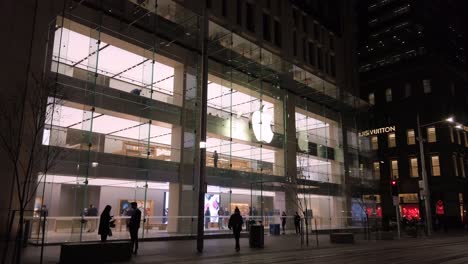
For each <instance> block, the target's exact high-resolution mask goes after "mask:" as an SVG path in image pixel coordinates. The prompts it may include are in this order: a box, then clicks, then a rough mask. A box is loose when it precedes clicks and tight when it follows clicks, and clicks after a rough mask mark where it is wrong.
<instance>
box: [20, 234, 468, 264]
mask: <svg viewBox="0 0 468 264" xmlns="http://www.w3.org/2000/svg"><path fill="white" fill-rule="evenodd" d="M318 240H319V246H318V247H317V245H316V237H315V236H309V247H307V246H306V245H305V241H304V245H303V246H301V240H300V236H296V235H281V236H269V235H266V236H265V248H263V249H251V248H249V245H248V238H242V239H241V251H240V252H239V253H236V252H235V250H234V239H225V238H224V239H206V240H205V241H204V252H203V254H197V253H196V241H195V240H183V241H158V242H153V241H151V242H140V250H139V254H138V255H137V256H134V257H133V258H132V260H131V261H130V263H187V262H210V263H211V262H213V263H217V260H220V259H230V258H240V257H242V258H250V257H253V258H255V257H257V258H258V257H259V256H261V257H262V259H265V261H266V259H268V258H275V256H276V257H277V255H281V254H283V253H284V254H291V253H292V252H297V253H295V254H298V253H300V252H303V253H307V254H314V255H327V256H330V255H333V254H339V253H340V252H341V253H343V251H349V252H356V251H359V250H361V251H374V252H377V251H378V250H381V249H384V248H389V247H394V248H397V249H398V248H405V247H414V246H415V245H416V244H417V245H426V244H427V245H431V244H434V243H452V242H453V241H463V242H466V241H468V236H465V235H463V233H461V235H451V234H448V235H447V234H436V235H435V236H433V237H432V238H426V237H423V238H417V239H415V238H402V239H400V240H390V241H375V240H364V239H363V237H362V236H361V235H357V236H356V239H355V240H356V242H355V244H352V245H346V244H345V245H340V244H331V243H330V242H329V236H328V235H319V236H318ZM301 254H302V253H301ZM39 255H40V247H28V248H27V249H26V250H25V254H24V263H37V262H38V259H39ZM44 256H45V257H44V263H54V264H55V263H58V260H59V256H60V247H59V246H47V247H45V249H44ZM262 262H263V261H262ZM228 263H229V262H228ZM265 263H266V262H265Z"/></svg>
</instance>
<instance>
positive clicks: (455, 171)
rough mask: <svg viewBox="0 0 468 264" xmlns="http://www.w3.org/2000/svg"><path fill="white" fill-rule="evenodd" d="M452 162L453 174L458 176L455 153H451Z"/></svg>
mask: <svg viewBox="0 0 468 264" xmlns="http://www.w3.org/2000/svg"><path fill="white" fill-rule="evenodd" d="M452 162H453V175H455V176H457V177H458V166H457V155H456V154H453V155H452Z"/></svg>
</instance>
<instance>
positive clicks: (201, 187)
mask: <svg viewBox="0 0 468 264" xmlns="http://www.w3.org/2000/svg"><path fill="white" fill-rule="evenodd" d="M201 26H202V28H201V32H202V34H201V40H202V43H201V44H202V64H201V66H202V69H201V75H202V78H201V111H200V115H201V116H200V141H201V142H206V125H207V122H206V121H207V120H206V119H207V116H206V115H207V107H208V105H207V103H208V54H207V52H208V47H207V45H208V43H207V42H208V18H207V13H206V7H204V8H203V16H202V24H201ZM205 173H206V146H204V147H203V148H200V174H199V175H198V177H199V181H198V207H197V208H198V214H197V215H198V223H197V251H198V252H199V253H201V252H203V235H204V213H205V212H204V206H202V204H203V203H204V201H205V192H206V190H205V189H206V187H205V186H206V182H205Z"/></svg>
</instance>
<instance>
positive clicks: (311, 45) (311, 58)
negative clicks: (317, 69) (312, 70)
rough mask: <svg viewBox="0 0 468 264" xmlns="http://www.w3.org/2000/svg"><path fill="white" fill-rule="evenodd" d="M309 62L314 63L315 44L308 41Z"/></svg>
mask: <svg viewBox="0 0 468 264" xmlns="http://www.w3.org/2000/svg"><path fill="white" fill-rule="evenodd" d="M309 64H310V65H315V46H314V43H313V42H309Z"/></svg>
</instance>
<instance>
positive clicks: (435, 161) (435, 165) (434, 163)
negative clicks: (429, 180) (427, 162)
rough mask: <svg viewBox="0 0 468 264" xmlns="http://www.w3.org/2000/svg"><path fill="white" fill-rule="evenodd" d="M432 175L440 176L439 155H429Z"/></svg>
mask: <svg viewBox="0 0 468 264" xmlns="http://www.w3.org/2000/svg"><path fill="white" fill-rule="evenodd" d="M431 169H432V176H440V164H439V156H438V155H435V156H431Z"/></svg>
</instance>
